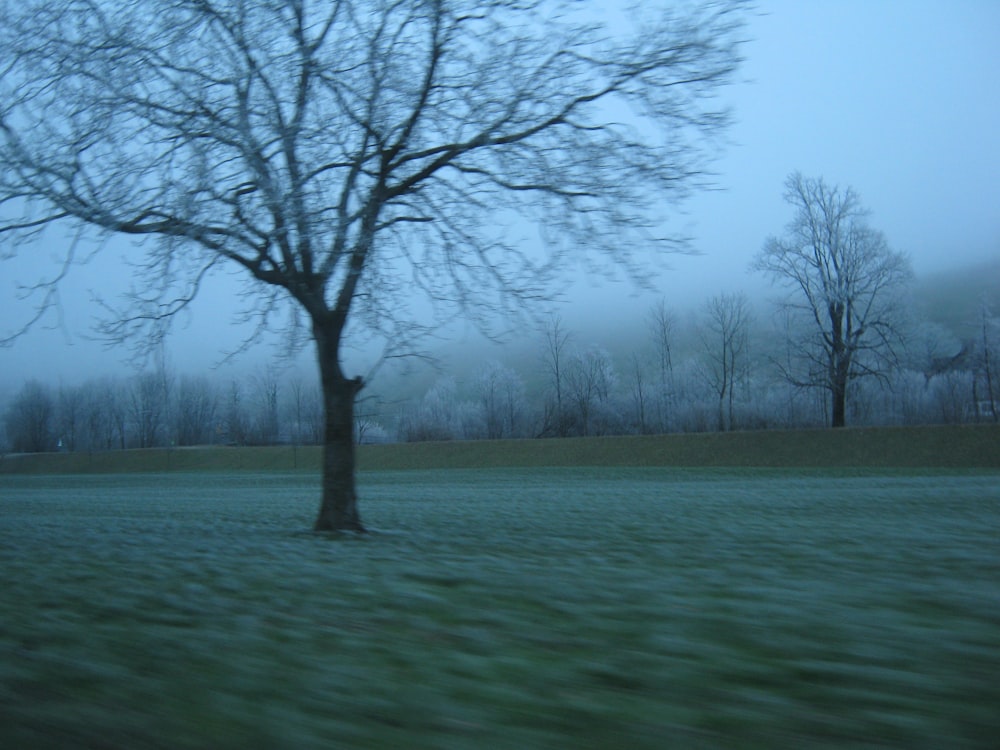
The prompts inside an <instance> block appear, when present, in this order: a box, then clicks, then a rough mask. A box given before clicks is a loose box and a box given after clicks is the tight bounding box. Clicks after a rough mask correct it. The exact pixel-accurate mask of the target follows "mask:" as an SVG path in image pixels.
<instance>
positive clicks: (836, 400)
mask: <svg viewBox="0 0 1000 750" xmlns="http://www.w3.org/2000/svg"><path fill="white" fill-rule="evenodd" d="M830 394H831V396H832V404H831V406H832V407H833V418H832V419H831V420H830V426H831V427H844V426H845V425H846V424H847V419H846V415H847V384H846V383H841V382H839V381H838V382H836V383H833V384H831V388H830Z"/></svg>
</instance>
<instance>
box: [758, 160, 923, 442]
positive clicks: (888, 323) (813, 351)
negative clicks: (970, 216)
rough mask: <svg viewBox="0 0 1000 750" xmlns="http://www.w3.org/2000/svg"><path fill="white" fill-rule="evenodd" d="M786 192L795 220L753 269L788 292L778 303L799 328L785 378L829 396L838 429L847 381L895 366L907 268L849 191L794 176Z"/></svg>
mask: <svg viewBox="0 0 1000 750" xmlns="http://www.w3.org/2000/svg"><path fill="white" fill-rule="evenodd" d="M785 188H786V190H785V200H786V201H787V202H788V203H789V204H790V205H791V206H792V207H793V208H794V209H795V215H794V217H793V218H792V221H791V222H790V223H789V224H788V227H787V229H786V232H785V234H784V236H782V237H769V238H768V239H767V240H766V242H765V243H764V247H763V249H762V250H761V251H760V253H759V254H758V255H757V257H756V258H755V260H754V267H755V268H756V269H757V270H759V271H762V272H764V273H766V274H769V275H770V276H771V277H772V278H773V279H774V280H776V281H777V282H778V283H780V284H783V285H785V286H786V287H787V288H788V289H789V290H790V293H789V296H788V298H787V299H786V300H784V301H783V303H782V304H783V306H784V308H785V309H786V310H787V311H789V312H790V313H791V314H793V315H794V316H796V317H798V318H800V319H801V320H800V322H801V325H802V326H803V329H802V330H803V331H804V335H803V337H802V339H801V340H798V341H796V342H795V353H796V357H795V358H794V364H792V365H791V366H790V367H789V368H787V369H786V370H785V373H784V374H785V376H786V377H787V378H788V379H789V380H790V381H791V382H793V383H794V384H796V385H800V386H806V387H820V388H824V389H826V390H827V391H829V394H830V407H831V426H833V427H843V426H844V424H845V422H846V414H847V409H846V406H847V389H848V385H849V384H850V382H851V381H852V380H853V379H854V378H857V377H861V376H866V375H874V376H880V377H881V376H884V375H885V373H886V372H887V367H888V366H889V365H890V364H891V363H892V362H894V361H895V358H896V344H898V343H899V339H900V328H901V326H900V323H901V321H900V309H901V305H900V299H899V292H900V291H901V290H902V289H903V288H904V286H905V284H906V282H907V281H908V280H909V278H910V276H911V271H910V264H909V260H908V259H907V257H906V256H905V255H904V254H903V253H899V252H896V251H893V250H892V249H890V247H889V244H888V242H887V241H886V238H885V235H884V234H882V233H881V232H879V231H877V230H875V229H873V228H871V227H870V226H869V225H868V220H867V218H868V212H867V211H866V210H865V209H864V207H863V206H862V205H861V200H860V198H859V197H858V194H857V193H856V192H855V191H854V190H852V189H851V188H846V189H844V190H841V189H839V188H837V187H834V186H830V185H827V184H826V183H825V182H824V181H823V179H822V178H817V179H812V178H806V177H803V176H802V175H801V174H799V173H794V174H792V175H790V176H789V177H788V179H787V180H786V181H785ZM790 364H791V360H790Z"/></svg>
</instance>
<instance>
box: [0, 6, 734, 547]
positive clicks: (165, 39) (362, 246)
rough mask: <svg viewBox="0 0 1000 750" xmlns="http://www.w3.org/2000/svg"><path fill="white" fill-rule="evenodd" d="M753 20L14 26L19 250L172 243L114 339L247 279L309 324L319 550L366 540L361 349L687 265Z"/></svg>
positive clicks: (346, 19) (36, 11)
mask: <svg viewBox="0 0 1000 750" xmlns="http://www.w3.org/2000/svg"><path fill="white" fill-rule="evenodd" d="M743 6H744V3H743V2H742V1H741V0H729V1H728V2H723V1H720V2H715V3H711V4H704V5H702V6H700V7H698V6H695V7H694V8H693V9H692V10H690V11H685V12H681V11H677V10H673V9H669V8H667V9H664V8H662V7H659V6H657V7H655V8H653V7H651V6H650V4H646V6H645V8H644V10H642V12H638V11H637V13H636V14H635V15H634V16H633V17H631V18H629V19H628V20H627V23H626V24H625V25H628V23H631V26H630V28H632V29H634V31H624V32H622V34H620V35H619V36H617V37H616V36H614V35H613V34H612V31H611V29H610V28H604V27H601V26H600V25H599V24H597V23H595V21H594V16H593V14H588V13H587V12H586V11H585V10H582V9H580V7H579V6H577V5H576V4H574V3H566V2H563V1H562V0H529V1H528V2H525V1H524V0H493V1H492V2H489V3H480V2H472V1H471V0H467V1H464V2H463V1H462V0H398V1H396V2H375V1H374V0H324V2H319V1H316V2H307V1H306V0H272V1H271V2H258V3H212V2H207V1H206V0H135V1H134V2H130V3H124V4H119V3H106V2H103V1H102V0H63V2H58V3H56V2H51V0H24V1H23V2H19V3H13V2H10V3H4V4H3V5H2V6H0V8H2V10H0V162H2V164H3V169H2V170H0V205H2V206H3V208H4V211H5V215H6V216H7V217H8V218H5V219H3V220H2V221H0V233H2V234H5V235H7V236H8V237H9V238H10V237H12V236H13V237H14V238H16V239H19V240H21V241H23V242H32V241H37V239H38V235H39V233H40V232H42V231H43V230H45V229H46V228H53V229H54V228H55V227H56V226H58V225H63V226H67V227H70V228H79V227H90V228H93V229H96V230H97V231H98V232H101V233H109V234H124V235H132V236H135V237H139V238H142V237H152V238H156V239H158V240H159V242H158V243H157V244H155V246H153V247H149V248H148V251H147V253H146V255H145V261H144V262H145V267H146V270H147V271H148V279H147V281H146V283H145V285H144V286H142V287H141V288H140V290H139V291H138V292H137V293H136V295H135V296H134V298H133V299H131V301H130V303H129V304H128V305H127V306H126V307H125V308H121V309H114V310H112V312H114V313H115V314H114V316H113V318H112V319H111V320H110V321H109V325H108V326H107V327H106V328H105V333H106V334H108V335H109V336H111V337H126V336H132V335H133V334H137V333H140V334H142V335H144V336H146V339H144V340H151V338H152V339H155V338H156V336H158V335H162V333H163V331H164V330H165V326H166V325H167V323H168V322H169V320H170V319H171V316H173V315H174V314H175V313H176V312H178V311H179V310H180V309H183V308H184V307H185V306H186V305H187V304H188V303H189V302H190V301H191V299H193V297H194V296H195V294H196V293H197V291H198V289H199V287H200V286H201V285H202V284H203V283H204V282H206V280H208V278H209V276H210V274H211V272H212V271H213V269H215V268H216V267H217V266H218V265H220V264H221V263H223V262H225V263H228V264H234V265H235V266H238V267H240V268H242V269H243V271H245V273H246V276H245V278H246V279H247V282H248V284H249V286H248V296H247V298H246V299H247V300H248V301H249V303H250V307H249V309H248V312H249V313H251V314H253V315H255V316H256V319H257V320H258V321H259V322H260V323H261V325H266V324H267V323H268V321H269V320H270V319H271V316H272V314H273V313H275V312H280V311H283V310H287V309H292V310H294V311H295V314H294V317H293V321H295V322H296V323H297V324H298V322H299V321H301V325H302V326H304V328H305V330H307V331H308V333H309V334H310V335H311V337H312V339H313V341H314V342H315V346H316V351H317V361H318V365H319V370H320V382H321V387H322V392H323V401H324V405H325V435H324V442H325V445H326V450H325V452H324V459H323V500H322V504H321V506H320V512H319V515H318V517H317V519H316V523H315V528H316V529H318V530H325V529H353V530H363V526H362V523H361V518H360V515H359V513H358V508H357V497H356V489H355V478H354V467H355V449H354V442H353V432H354V402H355V397H356V396H357V394H358V392H359V391H360V390H361V388H362V385H363V382H362V379H361V378H359V377H350V376H349V374H348V373H345V371H344V367H343V363H342V358H341V355H342V352H343V346H344V344H345V340H346V338H347V337H348V336H350V335H357V334H358V332H359V330H360V329H368V331H369V332H375V333H377V334H381V335H385V336H387V337H390V338H392V337H398V336H399V335H401V334H402V333H403V332H405V331H407V330H409V329H410V327H411V325H412V324H413V322H414V320H415V319H414V317H413V315H412V313H411V308H410V306H409V304H408V300H409V299H410V296H411V292H412V291H413V290H414V289H415V288H419V289H423V290H424V291H425V292H426V293H428V294H429V295H430V296H431V297H432V298H434V299H437V300H439V301H442V302H446V303H448V304H457V305H459V306H460V307H461V308H462V309H464V310H465V312H466V313H467V314H471V315H473V316H476V317H477V318H479V319H484V314H485V312H486V311H488V310H490V309H496V308H497V307H502V308H506V307H507V306H508V305H510V304H511V303H516V302H522V301H527V300H532V299H537V298H539V297H543V296H545V295H546V294H547V293H548V290H549V289H550V287H549V285H548V282H549V280H550V278H551V276H552V272H554V271H555V270H557V269H559V268H560V267H562V266H563V265H564V263H563V261H566V260H568V259H572V262H573V263H574V264H576V263H578V262H579V258H577V257H575V256H576V255H577V254H578V253H580V252H584V251H587V250H593V251H597V252H606V253H608V257H611V258H613V259H614V261H615V262H617V263H619V264H621V265H623V266H624V267H625V268H627V269H629V270H630V271H631V272H632V273H633V275H634V277H636V278H641V275H640V269H639V264H638V263H635V262H633V261H634V258H633V256H632V254H631V252H630V250H631V249H632V248H636V247H642V248H643V253H642V255H643V256H644V257H646V256H647V252H646V250H647V249H648V248H650V247H659V248H660V249H664V250H668V251H669V250H676V249H677V248H678V244H677V238H676V236H674V235H671V234H670V233H669V232H667V231H666V230H665V229H664V226H665V225H664V223H663V217H664V215H665V211H664V207H665V205H669V204H670V203H671V202H673V201H675V200H676V199H679V198H682V197H684V196H685V195H686V194H687V193H688V192H689V191H690V190H691V189H692V188H693V187H696V186H698V184H699V182H700V181H701V179H702V175H704V174H705V171H704V167H705V164H706V162H707V160H708V159H710V158H711V157H712V156H713V155H714V148H713V147H714V144H715V143H717V140H716V136H717V135H718V133H719V131H720V129H721V128H722V127H723V126H725V125H726V124H727V122H728V119H729V118H728V115H727V112H726V111H725V108H724V107H722V106H721V105H720V104H719V102H718V101H717V98H716V93H717V91H718V88H719V86H720V85H722V84H725V83H727V82H729V81H730V80H731V78H732V74H733V73H734V71H735V70H736V68H737V67H738V64H739V51H740V42H741V39H740V35H741V34H742V26H743V16H744V13H743V12H742V11H743ZM11 216H13V218H10V217H11ZM527 221H534V222H536V223H537V225H538V226H539V227H541V229H542V232H543V234H544V237H545V250H544V252H542V251H539V252H537V253H536V252H534V251H533V250H532V249H531V247H530V246H528V245H526V244H525V243H524V242H522V240H523V238H524V237H525V236H526V232H525V230H524V222H527ZM8 246H10V245H8ZM66 247H67V248H69V249H68V250H67V253H68V255H67V258H66V261H67V264H69V263H71V262H72V260H73V253H74V252H75V251H76V250H77V246H76V245H75V244H73V243H67V244H66ZM54 283H56V282H54V281H53V282H52V283H49V284H46V283H42V284H39V285H38V295H39V300H40V303H41V305H42V306H43V307H44V304H45V303H46V301H47V299H48V298H47V297H46V296H45V295H46V293H48V292H49V291H51V289H52V288H53V287H52V285H53V284H54ZM285 302H290V303H291V305H290V306H286V305H284V303H285ZM349 324H350V325H349ZM296 330H298V329H296ZM150 337H151V338H150ZM132 340H135V338H134V337H133V339H132Z"/></svg>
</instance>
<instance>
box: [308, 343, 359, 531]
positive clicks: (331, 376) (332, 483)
mask: <svg viewBox="0 0 1000 750" xmlns="http://www.w3.org/2000/svg"><path fill="white" fill-rule="evenodd" d="M316 328H318V327H316ZM314 331H315V335H316V348H317V355H318V359H319V370H320V380H321V387H322V391H323V413H324V431H323V499H322V502H321V503H320V508H319V515H318V516H317V517H316V523H315V525H314V526H313V530H314V531H359V532H364V531H365V528H364V526H363V525H362V524H361V516H360V515H359V513H358V496H357V490H356V488H355V482H354V469H355V441H354V401H355V399H356V397H357V395H358V392H359V391H360V390H361V386H362V381H361V378H354V379H353V380H349V379H348V378H346V377H344V374H343V372H342V371H341V368H340V363H339V361H338V357H337V348H336V342H337V338H336V336H328V335H324V334H322V333H321V332H320V331H318V330H315V328H314Z"/></svg>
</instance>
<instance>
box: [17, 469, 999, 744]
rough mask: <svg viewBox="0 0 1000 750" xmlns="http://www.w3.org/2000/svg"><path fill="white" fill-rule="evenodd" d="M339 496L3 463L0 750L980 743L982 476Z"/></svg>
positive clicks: (467, 484)
mask: <svg viewBox="0 0 1000 750" xmlns="http://www.w3.org/2000/svg"><path fill="white" fill-rule="evenodd" d="M360 485H361V493H362V497H363V505H362V512H363V514H364V516H365V520H366V522H367V523H368V524H370V525H371V526H372V527H373V528H374V529H375V533H373V534H371V535H368V536H364V537H355V536H350V535H345V536H322V535H313V534H310V533H307V532H305V531H304V529H307V528H308V527H309V524H310V522H311V520H312V517H313V514H314V512H315V505H316V501H317V495H318V483H317V479H316V477H315V475H314V474H312V473H308V472H301V471H300V472H260V473H250V472H233V471H230V472H207V471H203V472H197V473H192V472H177V471H174V472H171V473H162V474H146V475H143V474H114V475H97V474H94V475H48V476H46V475H38V474H14V475H5V476H2V477H0V607H2V619H0V747H4V748H7V747H10V748H21V747H24V748H63V747H65V748H130V749H141V748H234V749H235V748H240V749H241V750H245V749H250V750H252V749H254V748H261V749H263V748H331V747H350V748H354V747H365V748H367V747H371V748H381V747H385V748H401V747H406V748H469V747H483V748H486V747H488V748H520V749H523V748H567V747H572V748H608V747H622V748H626V747H627V748H669V747H678V748H692V747H744V748H746V747H761V748H775V747H778V748H781V747H785V748H802V747H897V748H942V747H948V748H962V747H968V748H977V747H982V748H987V747H989V748H993V747H996V743H997V738H998V737H1000V712H998V711H997V706H1000V680H998V679H997V675H1000V542H998V539H1000V472H998V471H996V470H938V469H935V470H918V469H913V470H886V469H877V470H876V469H851V470H837V469H829V468H827V469H808V470H784V469H676V468H636V467H617V468H616V467H600V468H587V467H574V468H558V467H554V468H490V469H480V470H462V469H452V470H446V471H444V470H436V471H366V472H363V473H362V474H361V477H360Z"/></svg>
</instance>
